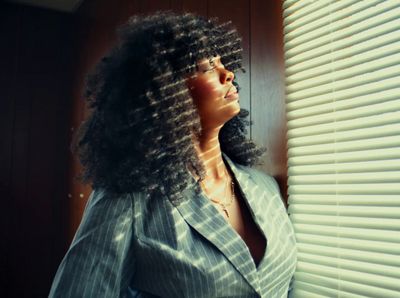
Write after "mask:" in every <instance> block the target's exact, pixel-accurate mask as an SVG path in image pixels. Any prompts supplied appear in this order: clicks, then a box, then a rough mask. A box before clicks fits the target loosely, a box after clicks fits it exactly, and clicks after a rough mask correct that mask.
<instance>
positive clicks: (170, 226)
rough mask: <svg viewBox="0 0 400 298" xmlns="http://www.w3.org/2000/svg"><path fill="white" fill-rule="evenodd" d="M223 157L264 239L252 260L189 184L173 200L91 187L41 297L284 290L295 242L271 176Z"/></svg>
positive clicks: (273, 293)
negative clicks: (47, 290) (45, 293)
mask: <svg viewBox="0 0 400 298" xmlns="http://www.w3.org/2000/svg"><path fill="white" fill-rule="evenodd" d="M223 158H224V160H225V163H226V164H227V166H229V168H230V169H231V172H232V173H233V174H234V179H235V181H236V183H237V185H238V186H239V189H240V191H241V193H242V196H243V198H244V200H245V202H246V205H247V207H248V208H249V211H250V213H251V215H252V217H253V220H254V221H255V223H256V225H257V226H258V228H259V229H260V230H261V232H262V233H263V234H264V236H265V238H266V239H267V247H266V252H265V254H264V256H263V258H262V260H261V262H260V263H259V264H258V266H256V265H255V263H254V261H253V258H252V256H251V254H250V251H249V249H248V247H247V246H246V244H245V242H244V241H243V240H242V238H241V237H240V236H239V234H237V232H236V231H235V230H234V229H233V228H232V227H231V225H230V224H229V223H228V222H227V221H226V220H225V219H224V217H223V216H222V215H221V214H220V213H219V212H218V210H217V209H216V207H215V206H214V205H213V204H212V203H211V202H210V201H209V200H208V199H207V198H206V197H205V196H204V195H203V194H200V195H196V194H195V192H194V189H193V188H192V187H188V188H187V189H186V190H185V192H184V195H185V196H186V197H187V198H188V200H186V201H185V202H184V203H182V204H180V205H179V206H177V207H175V206H173V205H172V204H171V203H170V201H168V200H153V201H150V200H148V198H146V196H145V195H144V194H142V193H134V194H129V195H125V196H123V197H118V198H115V197H114V196H115V195H113V194H110V193H106V192H105V191H103V190H94V191H93V192H92V194H91V196H90V198H89V200H88V203H87V205H86V208H85V211H84V215H83V218H82V221H81V224H80V226H79V228H78V230H77V233H76V235H75V237H74V239H73V241H72V244H71V246H70V248H69V250H68V251H67V253H66V255H65V257H64V259H63V260H62V262H61V264H60V266H59V268H58V271H57V273H56V276H55V278H54V281H53V285H52V287H51V290H50V295H49V296H50V297H194V298H196V297H204V298H212V297H279V298H281V297H287V295H288V291H289V290H290V289H289V286H290V284H291V280H292V277H293V274H294V271H295V267H296V262H297V249H296V240H295V235H294V230H293V227H292V224H291V222H290V219H289V217H288V215H287V212H286V209H285V207H284V205H283V203H282V200H281V197H280V194H279V188H278V186H277V183H276V182H275V180H274V179H273V178H272V177H270V176H268V175H266V174H264V173H262V172H261V171H258V170H256V169H252V168H249V167H244V166H241V165H237V164H235V163H233V162H232V161H231V160H230V159H229V157H228V156H227V155H225V154H223ZM193 182H194V179H193Z"/></svg>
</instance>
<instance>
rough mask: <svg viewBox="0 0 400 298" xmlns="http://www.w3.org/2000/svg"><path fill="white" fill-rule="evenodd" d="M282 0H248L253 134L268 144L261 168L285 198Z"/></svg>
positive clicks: (258, 140) (262, 143)
mask: <svg viewBox="0 0 400 298" xmlns="http://www.w3.org/2000/svg"><path fill="white" fill-rule="evenodd" d="M281 6H282V3H281V1H258V0H252V1H251V3H250V13H251V18H250V20H251V32H250V36H251V53H250V56H251V62H250V63H251V66H250V67H251V79H250V84H251V91H250V92H251V119H252V120H253V121H254V127H253V129H252V138H253V139H254V140H255V141H256V142H257V143H259V144H261V145H263V146H265V147H267V150H268V151H267V156H266V157H265V159H264V161H265V164H264V166H262V167H261V169H262V170H264V171H266V172H268V173H270V174H272V175H273V176H274V177H276V178H277V180H278V182H279V184H280V187H281V191H282V193H283V194H284V197H285V200H287V194H286V192H287V186H286V180H287V179H286V175H287V174H286V172H287V171H286V116H285V104H284V103H285V98H284V72H283V65H284V63H283V25H282V13H281Z"/></svg>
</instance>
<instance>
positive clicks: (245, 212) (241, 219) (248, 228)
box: [226, 187, 267, 266]
mask: <svg viewBox="0 0 400 298" xmlns="http://www.w3.org/2000/svg"><path fill="white" fill-rule="evenodd" d="M235 197H236V198H235V200H234V202H233V204H232V205H231V206H229V210H228V212H229V213H228V214H229V217H227V218H226V219H227V221H228V222H229V224H230V225H231V226H232V228H233V229H234V230H235V231H236V233H237V234H238V235H239V236H240V237H241V238H242V240H243V241H244V242H245V243H246V246H247V247H248V249H249V251H250V254H251V256H252V258H253V261H254V263H255V264H256V266H258V264H259V263H260V261H261V260H262V258H263V256H264V255H265V251H266V249H267V239H266V237H267V236H266V235H264V234H263V232H262V230H261V229H260V228H259V227H258V226H257V224H256V222H255V220H254V218H253V216H252V214H251V210H250V209H249V206H248V205H247V204H246V202H245V199H244V198H243V195H242V193H241V191H240V189H239V188H238V187H236V189H235Z"/></svg>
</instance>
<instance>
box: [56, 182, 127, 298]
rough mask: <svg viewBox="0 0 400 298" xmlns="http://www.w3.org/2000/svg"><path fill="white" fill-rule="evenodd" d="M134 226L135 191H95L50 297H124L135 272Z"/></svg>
mask: <svg viewBox="0 0 400 298" xmlns="http://www.w3.org/2000/svg"><path fill="white" fill-rule="evenodd" d="M132 228H133V202H132V196H131V195H125V196H120V197H116V196H113V195H110V194H107V193H106V192H105V191H103V190H95V191H93V192H92V193H91V195H90V197H89V200H88V203H87V205H86V207H85V211H84V214H83V217H82V221H81V223H80V225H79V228H78V230H77V232H76V234H75V237H74V239H73V240H72V243H71V246H70V247H69V249H68V251H67V253H66V255H65V256H64V258H63V260H62V262H61V264H60V266H59V268H58V270H57V273H56V275H55V277H54V281H53V284H52V287H51V290H50V294H49V297H124V296H125V295H126V293H127V292H128V284H129V281H130V280H131V278H132V276H133V273H134V272H133V268H134V258H133V252H132V247H131V240H132ZM132 290H133V291H134V289H131V291H132Z"/></svg>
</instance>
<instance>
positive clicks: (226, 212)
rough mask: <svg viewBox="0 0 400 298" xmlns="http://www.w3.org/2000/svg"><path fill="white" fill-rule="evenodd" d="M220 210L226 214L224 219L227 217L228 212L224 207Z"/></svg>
mask: <svg viewBox="0 0 400 298" xmlns="http://www.w3.org/2000/svg"><path fill="white" fill-rule="evenodd" d="M222 210H223V211H224V212H225V214H226V217H229V213H228V210H226V207H225V206H224V207H222Z"/></svg>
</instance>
